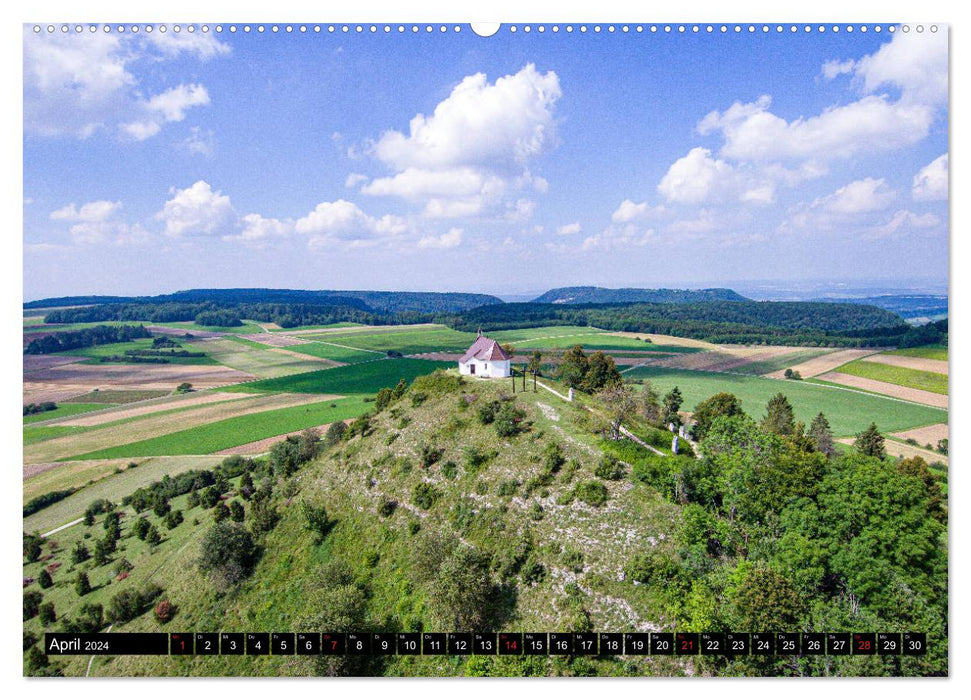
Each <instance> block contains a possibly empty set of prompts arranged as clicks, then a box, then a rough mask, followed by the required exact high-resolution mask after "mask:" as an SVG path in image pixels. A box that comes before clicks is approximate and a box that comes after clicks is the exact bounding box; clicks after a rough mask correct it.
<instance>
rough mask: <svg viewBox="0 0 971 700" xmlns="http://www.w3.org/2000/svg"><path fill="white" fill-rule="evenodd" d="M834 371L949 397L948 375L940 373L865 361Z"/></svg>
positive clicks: (855, 362)
mask: <svg viewBox="0 0 971 700" xmlns="http://www.w3.org/2000/svg"><path fill="white" fill-rule="evenodd" d="M833 371H834V372H842V373H843V374H851V375H853V376H854V377H863V378H864V379H873V380H874V381H878V382H887V383H888V384H896V385H897V386H905V387H909V388H911V389H921V390H922V391H932V392H934V393H935V394H944V395H947V375H946V374H940V373H938V372H926V371H924V370H920V369H911V368H909V367H895V366H893V365H884V364H881V363H879V362H865V361H863V360H854V361H853V362H847V363H846V364H845V365H842V366H840V367H837V368H836V369H835V370H833Z"/></svg>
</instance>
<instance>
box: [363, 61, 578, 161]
mask: <svg viewBox="0 0 971 700" xmlns="http://www.w3.org/2000/svg"><path fill="white" fill-rule="evenodd" d="M561 94H562V93H561V91H560V82H559V78H558V77H557V75H556V73H554V72H553V71H549V72H547V73H545V74H544V73H540V72H539V71H537V70H536V68H535V66H534V65H533V64H531V63H530V64H527V65H526V66H525V67H524V68H523V69H522V70H520V71H519V72H518V73H516V74H514V75H506V76H504V77H501V78H498V79H497V80H496V82H495V83H493V84H489V82H488V80H487V79H486V76H485V74H484V73H476V74H475V75H470V76H468V77H466V78H465V79H463V80H462V81H461V82H460V83H459V84H458V85H457V86H456V87H455V88H454V89H453V90H452V92H451V94H450V95H449V96H448V97H447V98H446V99H445V100H443V101H442V102H440V103H439V104H438V106H437V107H436V108H435V112H434V113H433V114H432V115H431V116H425V115H424V114H418V115H416V116H415V117H414V118H413V119H412V120H411V122H410V124H409V133H408V135H407V136H406V135H405V134H403V133H401V132H399V131H387V132H385V133H384V134H383V135H382V136H381V138H380V139H378V140H377V142H375V143H374V144H373V146H372V148H373V152H374V154H375V155H376V156H377V157H378V158H379V159H380V160H382V161H384V162H385V163H388V164H389V165H391V166H393V167H395V168H398V169H399V170H405V169H407V168H436V169H437V168H454V167H457V166H462V165H470V164H478V165H487V166H489V167H495V165H496V163H497V161H498V160H502V161H505V162H506V163H507V164H509V165H512V164H519V165H522V164H523V163H525V162H526V160H528V159H529V158H530V157H531V156H534V155H537V154H538V153H541V152H542V151H544V150H546V149H548V148H550V147H551V146H552V145H553V143H554V141H555V134H556V129H555V123H554V120H553V106H554V105H555V104H556V101H557V100H558V99H559V98H560V96H561Z"/></svg>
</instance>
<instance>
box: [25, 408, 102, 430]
mask: <svg viewBox="0 0 971 700" xmlns="http://www.w3.org/2000/svg"><path fill="white" fill-rule="evenodd" d="M105 407H106V406H105V404H101V403H61V404H58V405H57V408H55V409H54V410H53V411H43V412H42V413H32V414H30V415H28V416H24V425H30V424H31V423H40V422H42V421H49V420H56V419H58V418H67V417H68V416H75V415H77V414H79V413H88V412H89V411H100V410H102V409H104V408H105Z"/></svg>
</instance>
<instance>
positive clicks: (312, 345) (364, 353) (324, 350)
mask: <svg viewBox="0 0 971 700" xmlns="http://www.w3.org/2000/svg"><path fill="white" fill-rule="evenodd" d="M299 348H300V350H299V352H300V354H301V355H312V356H314V357H319V358H321V359H322V360H330V361H331V362H339V363H341V364H345V365H353V364H357V363H358V362H370V361H371V360H375V359H381V358H383V357H384V356H385V355H384V353H383V352H380V351H377V350H358V349H356V348H353V347H350V346H347V345H345V344H344V343H343V342H342V343H341V344H340V345H338V344H335V343H331V342H330V341H324V340H315V341H310V342H308V343H304V344H302V345H300V346H299Z"/></svg>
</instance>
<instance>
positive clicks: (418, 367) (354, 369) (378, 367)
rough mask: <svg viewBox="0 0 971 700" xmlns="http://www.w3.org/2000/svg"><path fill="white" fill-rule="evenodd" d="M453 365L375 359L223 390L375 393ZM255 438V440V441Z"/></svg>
mask: <svg viewBox="0 0 971 700" xmlns="http://www.w3.org/2000/svg"><path fill="white" fill-rule="evenodd" d="M454 364H455V363H453V362H436V361H432V360H416V359H412V358H401V359H394V360H392V359H378V360H375V361H373V362H362V363H360V364H356V365H347V366H345V367H334V368H332V369H322V370H319V371H317V372H306V373H304V374H294V375H291V376H289V377H280V378H278V379H263V380H260V381H256V382H246V383H244V384H235V385H233V386H231V387H226V388H225V389H224V391H245V392H257V393H272V392H282V391H286V392H293V393H298V394H342V395H351V394H374V393H375V392H377V391H378V390H379V389H381V388H383V387H393V386H394V385H396V384H397V383H398V381H399V380H401V379H404V380H405V381H407V382H411V381H412V380H413V379H414V378H415V377H419V376H421V375H423V374H429V373H430V372H433V371H435V370H436V369H438V368H439V367H446V368H448V367H453V366H454ZM254 439H255V438H254Z"/></svg>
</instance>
